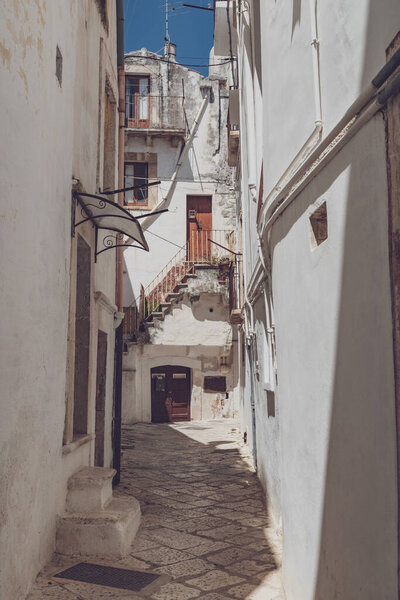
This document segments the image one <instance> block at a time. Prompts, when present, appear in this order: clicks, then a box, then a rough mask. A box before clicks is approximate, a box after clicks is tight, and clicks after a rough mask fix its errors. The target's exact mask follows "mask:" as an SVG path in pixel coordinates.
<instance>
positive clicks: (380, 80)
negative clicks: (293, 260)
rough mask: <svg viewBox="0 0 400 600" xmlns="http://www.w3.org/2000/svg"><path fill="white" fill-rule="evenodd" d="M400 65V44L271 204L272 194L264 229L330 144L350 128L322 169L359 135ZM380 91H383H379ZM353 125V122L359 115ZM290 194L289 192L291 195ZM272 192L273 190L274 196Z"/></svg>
mask: <svg viewBox="0 0 400 600" xmlns="http://www.w3.org/2000/svg"><path fill="white" fill-rule="evenodd" d="M399 66H400V48H399V49H398V50H396V52H395V53H394V54H393V56H392V58H391V59H390V60H389V61H388V62H387V63H386V64H385V65H384V66H383V67H382V69H381V70H380V71H379V73H378V74H377V75H376V76H375V77H374V79H373V80H372V81H371V83H370V84H369V85H368V87H367V88H366V89H365V90H364V92H362V93H361V94H360V96H359V97H358V98H357V99H356V100H355V101H354V102H353V104H352V105H351V106H350V107H349V108H348V110H347V111H346V113H345V114H344V115H343V117H342V118H341V119H340V121H339V122H338V123H337V124H336V125H335V126H334V127H333V129H331V131H330V132H329V133H328V135H327V136H326V137H325V138H324V139H323V140H322V142H321V143H320V144H318V146H317V147H316V148H315V150H314V151H313V152H312V153H311V154H310V155H309V156H308V157H307V159H306V160H305V162H304V163H303V164H302V165H301V168H299V170H298V171H296V173H295V175H294V177H293V179H292V180H290V181H289V182H288V183H287V184H286V185H285V186H284V187H283V189H282V190H280V191H279V194H278V195H277V196H276V197H275V198H274V200H273V202H272V203H271V205H270V206H268V203H267V201H268V198H267V199H266V203H265V210H264V211H263V213H264V214H263V218H262V219H260V223H261V229H262V232H263V233H265V232H266V231H268V230H269V229H270V228H271V226H272V225H273V223H274V222H275V220H276V219H277V218H278V217H279V215H280V214H281V213H282V212H283V210H284V209H285V208H286V207H287V206H288V205H289V204H290V203H291V202H292V201H293V200H294V198H295V197H297V196H298V194H299V193H300V191H301V190H300V188H298V189H297V190H296V194H295V196H293V195H292V196H291V195H290V194H289V192H290V189H291V188H292V187H293V186H294V185H295V184H296V183H297V182H298V181H299V180H300V178H301V177H302V176H303V175H304V173H306V171H307V170H308V169H309V168H310V167H311V166H312V165H313V163H314V162H315V161H316V160H317V159H319V158H320V157H321V154H322V153H323V152H324V151H325V150H326V149H327V148H328V146H329V145H330V144H331V143H332V142H333V141H334V140H335V138H336V137H337V136H338V135H339V134H340V133H341V132H342V131H343V130H344V129H345V128H346V127H348V129H347V131H346V132H345V134H344V135H343V137H342V138H341V140H340V142H338V144H337V145H336V146H335V148H334V150H333V151H332V152H330V153H327V154H326V155H325V157H324V159H322V160H321V161H320V163H319V165H318V168H319V169H321V168H322V167H323V166H324V165H325V163H326V162H327V161H328V160H330V159H331V158H332V156H333V155H334V154H336V153H337V152H338V151H339V150H340V148H341V147H342V146H343V145H344V144H345V143H346V142H347V141H348V139H349V137H351V136H353V135H355V133H356V132H357V131H358V130H359V129H360V128H361V127H362V125H363V124H364V123H366V122H367V121H368V120H369V119H370V118H371V117H372V116H373V115H374V114H375V112H376V111H377V110H379V109H380V108H381V105H382V101H383V99H384V94H386V95H388V94H389V93H392V91H393V90H392V88H391V87H390V86H391V84H389V85H388V86H387V87H386V88H384V90H381V91H380V88H382V86H383V84H384V83H385V82H386V81H387V80H388V79H389V77H390V76H391V75H392V74H393V73H394V72H395V70H396V69H397V68H398V67H399ZM378 92H379V93H378ZM374 98H376V102H375V103H374V104H371V105H369V106H368V108H367V109H366V110H365V112H364V113H362V114H361V112H362V110H363V109H365V107H366V106H367V105H368V104H369V103H370V102H371V101H372V100H373V99H374ZM356 118H357V120H355V121H354V123H352V124H351V125H350V126H349V124H350V122H351V121H353V120H354V119H356ZM315 175H316V171H315V170H314V171H313V172H312V177H315ZM307 182H308V179H307V178H306V179H304V181H302V183H301V189H303V188H304V187H305V185H306V183H307ZM288 194H289V195H288ZM271 195H272V194H270V196H271Z"/></svg>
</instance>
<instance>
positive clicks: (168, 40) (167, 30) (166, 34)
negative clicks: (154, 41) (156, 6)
mask: <svg viewBox="0 0 400 600" xmlns="http://www.w3.org/2000/svg"><path fill="white" fill-rule="evenodd" d="M168 12H169V7H168V0H165V41H166V42H168V43H169V42H170V41H171V40H170V39H169V23H168Z"/></svg>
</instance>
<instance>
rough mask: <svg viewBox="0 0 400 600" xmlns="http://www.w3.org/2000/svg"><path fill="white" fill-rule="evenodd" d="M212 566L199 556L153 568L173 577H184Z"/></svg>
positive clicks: (196, 573) (209, 568)
mask: <svg viewBox="0 0 400 600" xmlns="http://www.w3.org/2000/svg"><path fill="white" fill-rule="evenodd" d="M212 569H214V566H213V565H212V564H210V563H207V562H206V561H205V560H201V559H200V558H192V559H191V560H184V561H182V562H178V563H174V564H172V565H165V566H163V567H158V568H157V569H155V570H156V571H157V573H166V574H167V575H171V576H172V577H173V578H174V579H177V578H179V577H185V576H187V575H198V574H200V573H204V572H205V571H211V570H212Z"/></svg>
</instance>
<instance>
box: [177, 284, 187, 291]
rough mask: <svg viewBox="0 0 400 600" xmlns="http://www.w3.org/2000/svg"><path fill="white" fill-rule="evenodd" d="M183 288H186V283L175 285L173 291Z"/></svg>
mask: <svg viewBox="0 0 400 600" xmlns="http://www.w3.org/2000/svg"><path fill="white" fill-rule="evenodd" d="M185 288H187V283H177V284H176V286H175V287H174V290H183V289H185Z"/></svg>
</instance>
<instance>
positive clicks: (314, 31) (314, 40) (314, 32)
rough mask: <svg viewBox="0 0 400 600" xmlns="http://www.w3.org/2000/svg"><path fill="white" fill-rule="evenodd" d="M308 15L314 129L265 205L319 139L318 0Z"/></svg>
mask: <svg viewBox="0 0 400 600" xmlns="http://www.w3.org/2000/svg"><path fill="white" fill-rule="evenodd" d="M309 3H310V4H309V6H310V17H311V46H312V47H313V53H312V60H313V72H314V103H315V124H314V130H313V132H312V133H311V135H310V136H309V137H308V138H307V140H306V141H305V143H304V144H303V146H302V147H301V148H300V150H299V151H298V153H297V154H296V156H295V157H294V158H293V160H292V161H291V163H290V164H289V166H288V167H287V168H286V169H285V171H284V173H283V174H282V176H281V177H280V178H279V180H278V181H277V183H276V184H275V186H274V187H273V189H272V190H271V192H270V193H269V194H268V196H267V197H266V199H265V204H266V205H267V204H268V202H269V201H270V200H271V198H272V197H273V196H274V194H276V193H277V192H280V190H281V189H282V186H283V184H284V183H285V182H286V181H287V180H288V179H289V178H290V177H291V175H292V174H293V173H295V172H296V171H297V169H298V168H299V167H300V166H301V165H302V163H303V161H304V160H305V159H306V157H307V156H308V155H309V154H310V152H311V151H312V150H313V149H314V148H315V146H316V144H318V143H319V142H320V141H321V137H322V130H323V121H322V100H321V68H320V61H319V39H318V25H317V3H318V0H309Z"/></svg>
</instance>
